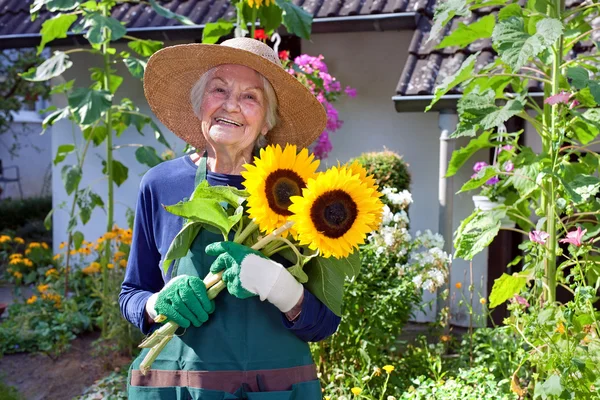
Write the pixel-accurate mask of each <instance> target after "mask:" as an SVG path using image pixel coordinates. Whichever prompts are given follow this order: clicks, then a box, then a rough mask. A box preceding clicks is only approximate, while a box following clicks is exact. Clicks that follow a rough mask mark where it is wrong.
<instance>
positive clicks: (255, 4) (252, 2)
mask: <svg viewBox="0 0 600 400" xmlns="http://www.w3.org/2000/svg"><path fill="white" fill-rule="evenodd" d="M263 2H264V6H265V7H269V5H270V4H271V3H272V2H273V1H272V0H248V5H249V6H250V8H261V7H262V6H263Z"/></svg>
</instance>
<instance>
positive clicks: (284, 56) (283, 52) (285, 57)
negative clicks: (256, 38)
mask: <svg viewBox="0 0 600 400" xmlns="http://www.w3.org/2000/svg"><path fill="white" fill-rule="evenodd" d="M279 59H280V60H284V61H287V60H289V59H290V52H289V51H288V50H281V51H280V52H279Z"/></svg>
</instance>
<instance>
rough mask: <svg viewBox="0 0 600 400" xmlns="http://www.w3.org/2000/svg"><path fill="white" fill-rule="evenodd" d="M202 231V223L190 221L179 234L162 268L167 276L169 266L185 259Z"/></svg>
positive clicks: (168, 251) (172, 243)
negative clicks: (182, 258)
mask: <svg viewBox="0 0 600 400" xmlns="http://www.w3.org/2000/svg"><path fill="white" fill-rule="evenodd" d="M200 229H202V223H201V222H195V221H190V222H187V223H186V224H185V225H184V226H183V228H181V230H180V231H179V232H178V233H177V235H176V236H175V238H174V239H173V241H172V242H171V245H170V246H169V250H167V254H166V255H165V260H164V261H163V265H162V268H163V271H164V273H165V274H166V273H167V271H168V270H169V265H170V264H171V262H172V261H173V260H175V259H177V258H181V257H185V255H186V254H187V252H188V250H189V249H190V246H191V245H192V242H193V241H194V239H195V238H196V236H197V235H198V232H200Z"/></svg>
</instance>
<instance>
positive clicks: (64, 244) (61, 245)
mask: <svg viewBox="0 0 600 400" xmlns="http://www.w3.org/2000/svg"><path fill="white" fill-rule="evenodd" d="M66 245H67V243H65V242H62V243H61V244H59V245H58V248H59V249H61V250H62V249H64V248H65V246H66Z"/></svg>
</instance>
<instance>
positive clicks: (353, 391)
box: [350, 387, 362, 396]
mask: <svg viewBox="0 0 600 400" xmlns="http://www.w3.org/2000/svg"><path fill="white" fill-rule="evenodd" d="M350 391H352V394H353V395H355V396H358V395H359V394H361V393H362V389H361V388H359V387H353V388H352V389H350Z"/></svg>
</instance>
